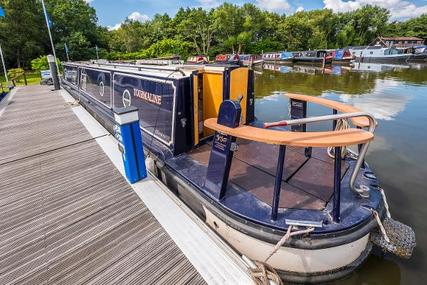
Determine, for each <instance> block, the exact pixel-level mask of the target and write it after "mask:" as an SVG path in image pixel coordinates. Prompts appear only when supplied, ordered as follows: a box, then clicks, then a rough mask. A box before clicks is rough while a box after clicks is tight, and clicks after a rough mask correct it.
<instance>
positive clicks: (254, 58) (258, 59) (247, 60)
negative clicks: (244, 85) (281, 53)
mask: <svg viewBox="0 0 427 285" xmlns="http://www.w3.org/2000/svg"><path fill="white" fill-rule="evenodd" d="M239 57H240V58H239V59H240V63H241V65H243V66H257V65H262V64H263V63H264V60H263V59H262V56H259V55H255V54H241V55H239Z"/></svg>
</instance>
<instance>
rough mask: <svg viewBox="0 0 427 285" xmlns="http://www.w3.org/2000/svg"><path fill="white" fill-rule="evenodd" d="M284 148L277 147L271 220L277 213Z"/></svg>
mask: <svg viewBox="0 0 427 285" xmlns="http://www.w3.org/2000/svg"><path fill="white" fill-rule="evenodd" d="M285 154H286V146H284V145H281V146H280V147H279V158H278V159H277V170H276V181H275V182H274V194H273V203H272V204H273V205H272V207H271V219H272V220H273V221H275V220H276V219H277V213H278V211H279V201H280V190H281V187H282V176H283V166H284V164H285Z"/></svg>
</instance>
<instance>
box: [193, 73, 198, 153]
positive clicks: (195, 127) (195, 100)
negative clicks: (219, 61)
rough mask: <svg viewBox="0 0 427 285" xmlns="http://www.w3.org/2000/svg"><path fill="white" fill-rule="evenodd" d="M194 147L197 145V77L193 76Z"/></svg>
mask: <svg viewBox="0 0 427 285" xmlns="http://www.w3.org/2000/svg"><path fill="white" fill-rule="evenodd" d="M193 102H194V106H193V107H194V109H193V114H194V145H197V144H198V143H199V77H198V76H197V75H194V76H193Z"/></svg>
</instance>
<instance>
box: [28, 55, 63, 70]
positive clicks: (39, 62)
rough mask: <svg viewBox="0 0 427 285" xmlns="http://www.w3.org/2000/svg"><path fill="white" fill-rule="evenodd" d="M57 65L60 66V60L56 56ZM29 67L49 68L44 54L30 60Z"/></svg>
mask: <svg viewBox="0 0 427 285" xmlns="http://www.w3.org/2000/svg"><path fill="white" fill-rule="evenodd" d="M56 62H57V63H58V66H61V61H60V60H59V59H58V58H57V59H56ZM31 69H32V70H34V71H41V70H47V69H49V63H48V61H47V56H46V55H41V56H39V57H38V58H35V59H33V60H31Z"/></svg>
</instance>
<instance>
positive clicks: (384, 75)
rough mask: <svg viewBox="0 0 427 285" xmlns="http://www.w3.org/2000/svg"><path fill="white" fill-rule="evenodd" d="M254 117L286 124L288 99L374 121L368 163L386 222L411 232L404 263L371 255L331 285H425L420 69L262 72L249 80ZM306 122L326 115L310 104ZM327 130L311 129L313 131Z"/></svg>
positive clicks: (425, 72)
mask: <svg viewBox="0 0 427 285" xmlns="http://www.w3.org/2000/svg"><path fill="white" fill-rule="evenodd" d="M255 78H256V79H255V96H256V98H257V100H256V117H257V119H259V120H262V121H277V120H282V119H285V118H288V100H287V99H286V97H285V94H286V93H287V92H289V93H300V94H306V95H312V96H321V97H324V98H329V99H333V100H338V101H342V102H344V103H346V104H350V105H353V106H356V107H358V108H360V109H362V110H364V111H368V112H370V113H372V114H373V115H375V117H376V118H377V119H378V122H379V125H378V128H377V130H376V132H375V141H374V142H373V143H372V144H371V147H370V150H369V153H368V156H367V162H368V163H369V165H370V166H371V168H373V170H374V172H375V174H376V175H377V177H378V178H379V180H380V182H381V186H382V187H383V188H384V189H385V191H386V194H387V197H388V201H389V204H390V207H391V214H392V217H393V218H395V219H397V220H399V221H402V222H403V223H405V224H408V225H410V226H412V227H413V228H414V230H415V233H416V236H417V247H416V249H415V251H414V254H413V256H412V258H411V259H410V260H400V259H398V258H395V257H394V256H391V255H385V256H382V255H381V254H377V255H371V256H370V257H369V259H368V260H367V262H366V263H364V264H363V265H362V266H361V267H360V268H359V269H358V270H357V271H356V272H354V273H353V274H351V275H350V276H348V277H346V278H345V279H344V280H339V281H336V282H334V283H332V284H363V285H374V284H375V285H381V284H387V285H393V284H425V282H426V281H425V280H427V185H426V183H427V149H426V148H427V65H411V66H409V65H406V66H405V65H384V64H366V63H361V64H357V65H356V66H355V67H354V68H350V67H345V66H332V67H330V68H327V69H323V70H322V69H321V68H315V67H310V66H278V65H276V66H275V65H265V66H264V68H263V69H257V70H256V75H255ZM308 108H309V109H308V114H309V116H314V115H325V114H330V110H327V109H324V108H322V107H316V106H314V105H311V104H309V107H308ZM327 127H329V128H330V124H328V126H326V125H325V124H319V125H314V126H313V125H311V126H310V127H309V130H310V128H311V129H312V130H321V129H325V128H327Z"/></svg>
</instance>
